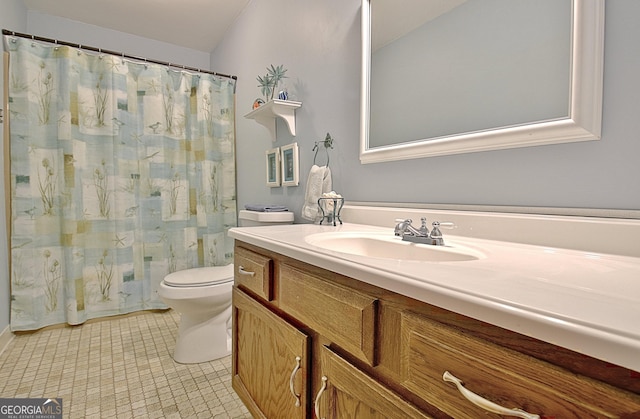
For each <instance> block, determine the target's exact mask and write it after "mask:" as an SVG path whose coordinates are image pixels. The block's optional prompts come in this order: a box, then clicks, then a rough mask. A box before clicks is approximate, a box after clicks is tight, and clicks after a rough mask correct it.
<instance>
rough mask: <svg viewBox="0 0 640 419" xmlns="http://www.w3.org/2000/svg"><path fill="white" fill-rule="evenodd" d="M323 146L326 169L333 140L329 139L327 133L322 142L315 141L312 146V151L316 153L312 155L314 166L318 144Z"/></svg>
mask: <svg viewBox="0 0 640 419" xmlns="http://www.w3.org/2000/svg"><path fill="white" fill-rule="evenodd" d="M321 143H322V144H323V145H324V151H325V152H326V153H327V167H329V160H330V159H329V149H330V148H333V138H331V134H329V133H328V132H327V136H326V137H325V138H324V140H323V141H316V142H315V145H314V146H313V151H315V152H316V153H315V154H314V155H313V164H316V158H317V157H318V149H319V148H320V147H318V145H319V144H321Z"/></svg>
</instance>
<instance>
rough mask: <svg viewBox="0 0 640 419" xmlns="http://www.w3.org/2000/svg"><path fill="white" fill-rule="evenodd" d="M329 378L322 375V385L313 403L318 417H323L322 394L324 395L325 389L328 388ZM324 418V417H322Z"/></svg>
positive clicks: (318, 418)
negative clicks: (321, 411) (321, 410)
mask: <svg viewBox="0 0 640 419" xmlns="http://www.w3.org/2000/svg"><path fill="white" fill-rule="evenodd" d="M327 380H328V378H327V377H326V376H324V375H323V376H322V387H320V390H319V391H318V394H317V395H316V401H315V402H314V403H313V410H314V411H315V413H316V419H321V418H320V396H322V393H324V391H325V390H326V389H327ZM322 419H324V418H322Z"/></svg>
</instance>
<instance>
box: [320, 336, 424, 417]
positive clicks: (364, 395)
mask: <svg viewBox="0 0 640 419" xmlns="http://www.w3.org/2000/svg"><path fill="white" fill-rule="evenodd" d="M320 359H321V361H320V362H321V364H320V371H321V374H322V376H323V379H322V381H323V383H324V385H325V387H324V388H322V390H321V391H319V393H318V394H319V396H317V397H316V401H315V406H314V407H315V409H316V411H317V412H318V413H319V414H318V415H316V417H323V418H324V417H326V418H327V419H332V418H336V419H344V418H348V419H360V418H362V419H372V418H385V419H408V418H411V419H429V417H428V416H427V415H426V414H424V413H423V412H421V411H420V410H418V409H417V408H416V407H415V406H413V405H412V404H410V403H409V402H407V401H406V400H404V399H402V398H401V397H400V396H398V395H397V394H396V393H394V392H393V391H392V390H390V389H389V388H387V387H385V386H384V385H382V384H381V383H380V382H378V381H377V380H375V379H373V378H372V377H369V376H368V375H367V374H365V373H364V372H362V371H361V370H359V369H358V368H357V367H355V366H354V365H352V364H350V363H349V362H348V361H347V360H345V359H344V358H342V357H340V355H338V354H336V353H335V352H333V351H332V350H331V349H329V348H327V347H326V346H323V347H322V348H321V354H320Z"/></svg>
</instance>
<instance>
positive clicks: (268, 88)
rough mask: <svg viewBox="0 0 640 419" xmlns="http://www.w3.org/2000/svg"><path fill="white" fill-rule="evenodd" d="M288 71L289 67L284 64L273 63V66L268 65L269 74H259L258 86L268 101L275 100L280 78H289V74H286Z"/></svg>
mask: <svg viewBox="0 0 640 419" xmlns="http://www.w3.org/2000/svg"><path fill="white" fill-rule="evenodd" d="M286 72H287V69H286V68H284V65H282V64H280V65H279V66H274V65H273V64H271V66H269V67H267V74H265V75H264V76H258V78H257V80H258V87H259V88H260V90H261V92H262V94H263V95H264V97H265V99H266V100H267V101H269V100H273V96H274V94H275V92H276V90H277V88H278V84H279V83H280V80H282V79H286V78H287V76H285V75H284V74H285V73H286ZM285 96H286V95H285ZM285 100H286V97H285Z"/></svg>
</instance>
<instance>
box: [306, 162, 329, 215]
mask: <svg viewBox="0 0 640 419" xmlns="http://www.w3.org/2000/svg"><path fill="white" fill-rule="evenodd" d="M329 191H331V170H330V169H329V168H328V167H327V166H316V165H315V164H314V165H313V166H311V170H310V171H309V177H308V178H307V190H306V193H305V196H304V205H303V206H302V218H304V219H306V220H311V221H316V220H319V219H320V217H321V216H322V214H320V209H319V208H318V198H320V197H321V196H322V194H323V193H326V192H329Z"/></svg>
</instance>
